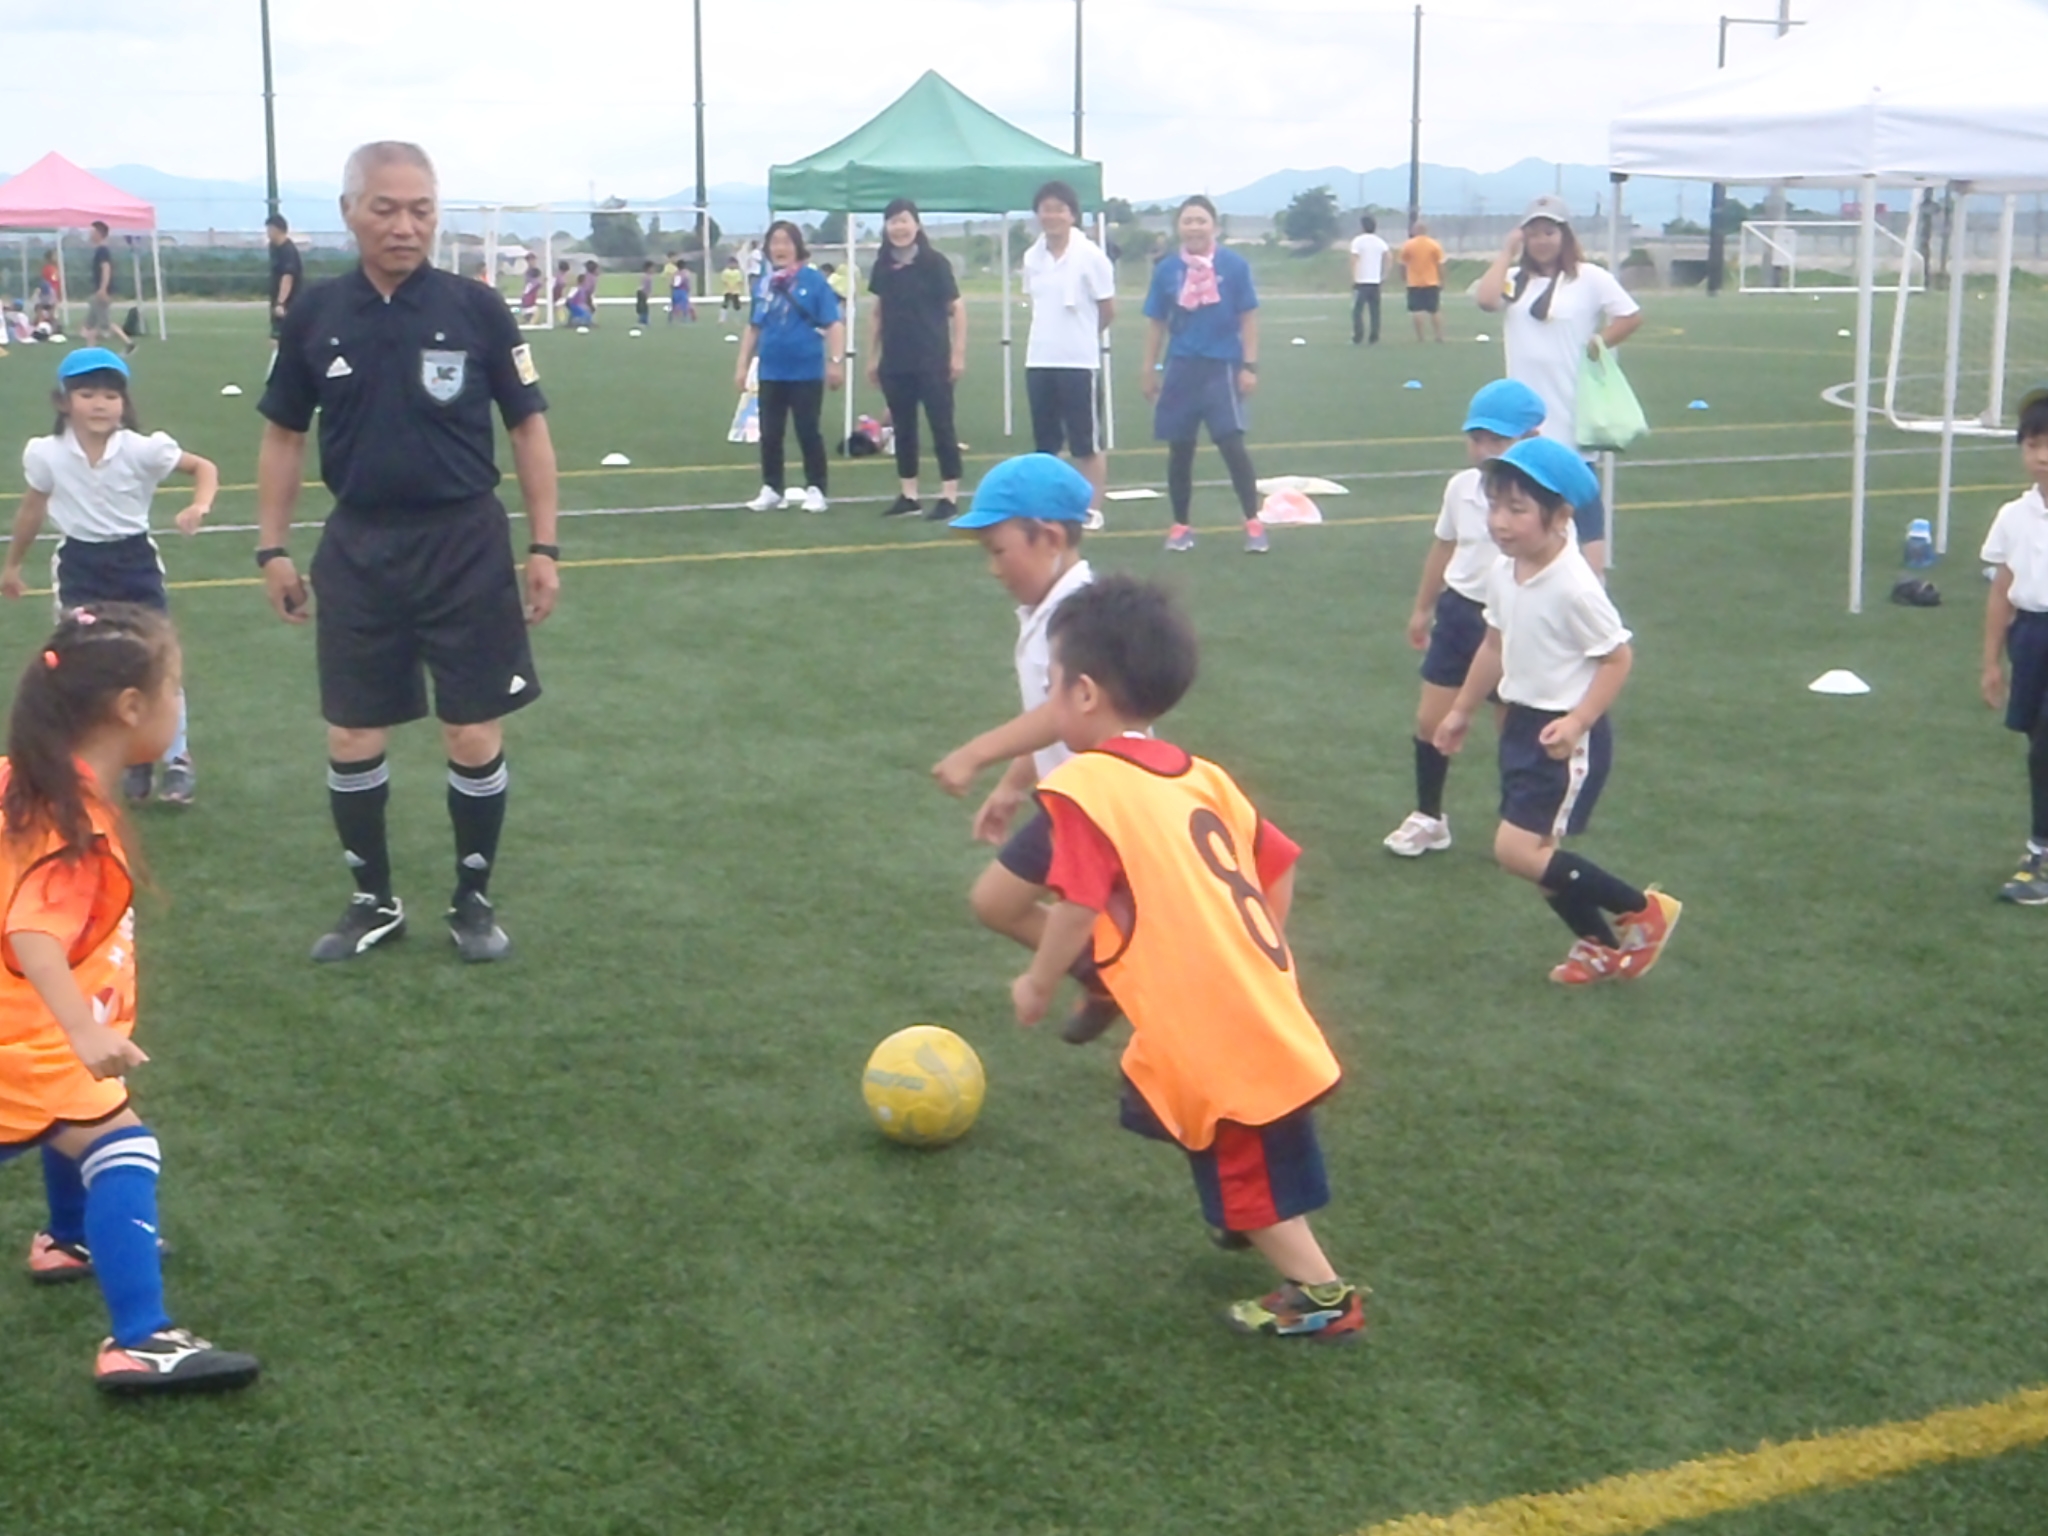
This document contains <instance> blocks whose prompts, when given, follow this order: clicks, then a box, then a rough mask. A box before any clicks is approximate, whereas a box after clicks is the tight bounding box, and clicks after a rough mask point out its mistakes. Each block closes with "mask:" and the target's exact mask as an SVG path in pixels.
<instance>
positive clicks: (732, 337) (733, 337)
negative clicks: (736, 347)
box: [725, 336, 739, 341]
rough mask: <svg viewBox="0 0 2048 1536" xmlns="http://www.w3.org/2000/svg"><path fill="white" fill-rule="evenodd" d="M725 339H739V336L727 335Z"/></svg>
mask: <svg viewBox="0 0 2048 1536" xmlns="http://www.w3.org/2000/svg"><path fill="white" fill-rule="evenodd" d="M725 339H726V340H727V341H738V340H739V337H737V336H727V337H726V338H725Z"/></svg>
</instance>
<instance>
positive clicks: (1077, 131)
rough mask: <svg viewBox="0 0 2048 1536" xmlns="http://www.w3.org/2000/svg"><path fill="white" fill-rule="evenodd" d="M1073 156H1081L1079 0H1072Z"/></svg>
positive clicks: (1078, 157) (1076, 157)
mask: <svg viewBox="0 0 2048 1536" xmlns="http://www.w3.org/2000/svg"><path fill="white" fill-rule="evenodd" d="M1074 158H1075V159H1076V160H1078V159H1080V158H1081V0H1074Z"/></svg>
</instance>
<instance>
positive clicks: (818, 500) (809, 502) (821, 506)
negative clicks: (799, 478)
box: [783, 485, 827, 512]
mask: <svg viewBox="0 0 2048 1536" xmlns="http://www.w3.org/2000/svg"><path fill="white" fill-rule="evenodd" d="M783 505H784V506H788V505H789V503H788V502H787V501H785V502H784V503H783ZM826 505H827V503H826V500H825V493H824V492H823V491H821V490H819V489H818V488H817V487H816V486H815V485H807V486H805V487H804V495H803V509H804V510H805V511H806V512H822V511H824V510H825V508H826Z"/></svg>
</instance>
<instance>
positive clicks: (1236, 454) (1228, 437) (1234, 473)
mask: <svg viewBox="0 0 2048 1536" xmlns="http://www.w3.org/2000/svg"><path fill="white" fill-rule="evenodd" d="M1216 451H1217V452H1218V453H1220V454H1222V455H1223V464H1224V467H1225V468H1226V469H1228V470H1229V471H1230V487H1231V489H1232V490H1234V491H1236V492H1237V504H1238V505H1239V506H1240V507H1242V508H1243V509H1244V516H1245V521H1246V522H1250V521H1251V520H1252V519H1253V518H1255V517H1257V516H1258V515H1259V488H1258V484H1257V481H1258V478H1259V477H1258V476H1257V474H1255V473H1254V472H1253V470H1252V456H1251V455H1250V454H1249V453H1246V452H1245V450H1244V434H1243V433H1242V432H1226V433H1224V434H1223V436H1221V437H1219V438H1217V439H1216ZM1194 499H1195V440H1194V439H1193V438H1192V437H1188V438H1179V439H1176V440H1175V441H1173V442H1170V443H1168V444H1167V445H1166V501H1167V505H1168V506H1170V507H1171V508H1172V509H1173V520H1174V522H1175V523H1176V524H1180V523H1185V522H1186V521H1187V520H1188V508H1189V507H1190V506H1191V505H1193V503H1194Z"/></svg>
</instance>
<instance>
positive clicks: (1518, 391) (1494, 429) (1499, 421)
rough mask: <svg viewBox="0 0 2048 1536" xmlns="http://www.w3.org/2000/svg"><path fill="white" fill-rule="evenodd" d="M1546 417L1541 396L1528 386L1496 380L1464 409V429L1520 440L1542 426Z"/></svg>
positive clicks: (1487, 385) (1510, 380) (1516, 382)
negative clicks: (1519, 438) (1518, 438)
mask: <svg viewBox="0 0 2048 1536" xmlns="http://www.w3.org/2000/svg"><path fill="white" fill-rule="evenodd" d="M1547 414H1548V412H1547V411H1546V410H1545V409H1544V405H1543V397H1542V396H1541V395H1539V394H1537V393H1536V391H1535V390H1533V389H1531V388H1530V387H1529V386H1528V385H1526V384H1524V383H1522V382H1521V381H1520V380H1519V379H1495V380H1494V381H1493V382H1492V383H1491V384H1486V385H1482V386H1481V387H1480V390H1479V393H1478V394H1476V395H1474V396H1473V397H1472V403H1471V404H1470V405H1468V406H1466V407H1465V430H1466V431H1467V432H1491V433H1492V434H1493V435H1494V436H1495V437H1522V436H1524V435H1526V434H1527V433H1530V432H1533V431H1535V430H1536V429H1537V428H1538V427H1540V426H1542V425H1543V418H1544V416H1545V415H1547Z"/></svg>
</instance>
